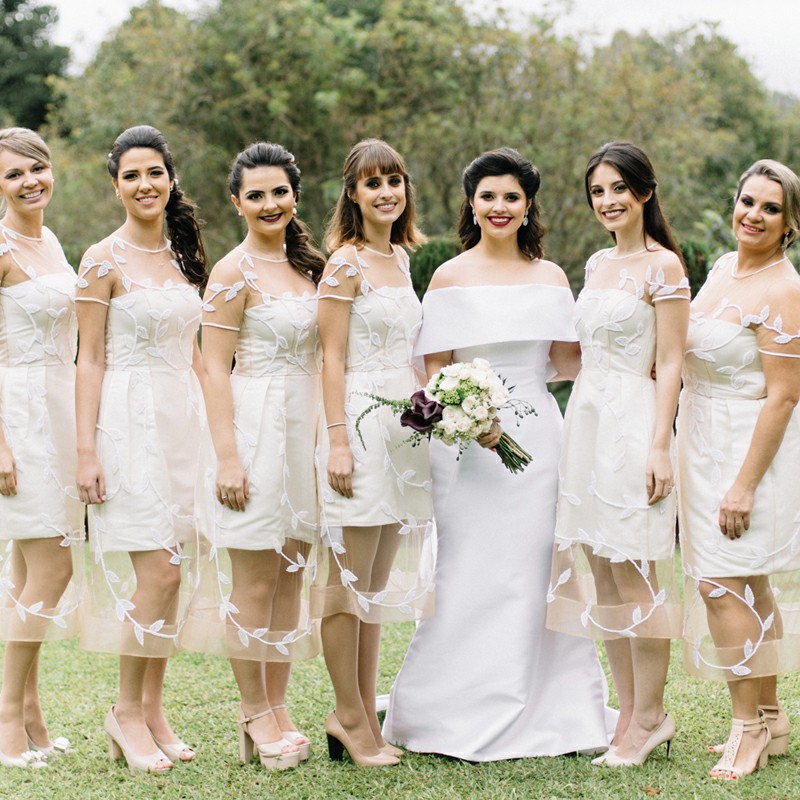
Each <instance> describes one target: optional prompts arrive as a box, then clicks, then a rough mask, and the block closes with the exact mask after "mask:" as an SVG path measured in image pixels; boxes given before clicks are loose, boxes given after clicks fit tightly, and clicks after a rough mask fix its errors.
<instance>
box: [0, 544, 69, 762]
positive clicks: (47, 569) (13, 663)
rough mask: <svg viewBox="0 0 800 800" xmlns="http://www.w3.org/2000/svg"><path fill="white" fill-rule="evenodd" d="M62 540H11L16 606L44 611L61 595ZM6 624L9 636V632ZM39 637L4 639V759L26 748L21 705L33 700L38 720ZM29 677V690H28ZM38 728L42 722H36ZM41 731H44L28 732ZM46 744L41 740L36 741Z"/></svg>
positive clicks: (65, 562) (0, 745)
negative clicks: (18, 639) (40, 608)
mask: <svg viewBox="0 0 800 800" xmlns="http://www.w3.org/2000/svg"><path fill="white" fill-rule="evenodd" d="M61 542H62V539H61V538H60V537H58V538H49V539H24V540H18V541H16V542H14V569H13V577H12V580H14V583H15V589H14V592H15V598H16V600H17V602H19V603H20V605H21V606H23V607H25V608H29V607H30V606H32V605H34V603H37V602H41V603H42V607H43V608H45V609H50V608H54V607H55V606H57V605H58V601H59V600H60V599H61V595H62V594H63V593H64V590H65V589H66V588H67V585H68V584H69V581H70V578H71V577H72V553H71V551H70V549H69V548H68V547H61ZM30 624H31V620H30V618H28V620H27V622H23V621H22V620H21V619H20V621H19V622H18V623H17V625H18V626H19V633H18V634H17V635H18V636H20V637H21V636H23V635H25V633H24V631H25V626H26V625H30ZM15 627H16V626H15V625H12V627H11V630H10V632H9V633H10V636H11V637H13V636H14V635H15V631H14V628H15ZM41 644H42V643H41V642H40V641H15V640H13V639H12V640H10V641H7V642H6V646H5V654H4V659H3V686H2V690H0V749H1V750H2V751H3V753H4V754H5V755H7V756H9V757H12V758H16V757H19V755H20V754H21V753H24V752H25V751H26V750H28V749H29V747H28V737H27V734H26V732H25V714H26V703H30V702H31V700H33V703H34V704H35V705H33V706H32V708H31V711H33V710H34V709H35V711H36V712H38V713H35V714H32V715H31V716H34V717H38V718H39V719H41V708H40V707H39V700H38V671H37V670H36V669H35V665H36V663H37V659H38V657H39V649H40V647H41ZM31 681H33V684H32V686H33V689H29V688H28V687H29V685H31V683H30V682H31ZM42 727H44V723H43V722H42ZM31 732H32V733H40V734H44V736H43V738H45V739H46V738H47V736H46V734H47V730H46V729H44V730H43V731H42V730H37V731H31ZM38 743H39V744H42V745H46V744H47V743H49V739H48V740H47V742H38Z"/></svg>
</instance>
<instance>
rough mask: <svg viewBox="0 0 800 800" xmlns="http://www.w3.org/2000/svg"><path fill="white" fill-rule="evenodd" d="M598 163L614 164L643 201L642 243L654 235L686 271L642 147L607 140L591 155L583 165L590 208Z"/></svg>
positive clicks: (638, 198) (651, 166)
mask: <svg viewBox="0 0 800 800" xmlns="http://www.w3.org/2000/svg"><path fill="white" fill-rule="evenodd" d="M600 164H609V165H611V166H612V167H614V169H615V170H616V171H617V172H619V174H620V176H621V177H622V180H623V181H625V184H626V185H627V187H628V188H629V189H630V190H631V192H632V194H633V196H634V197H635V198H636V199H637V200H639V201H640V202H643V203H644V210H643V212H642V222H643V225H642V239H643V241H644V243H645V246H647V237H648V236H650V237H651V238H652V239H655V240H656V241H657V242H658V243H659V244H660V245H661V246H662V247H665V248H666V249H667V250H671V251H672V252H673V253H675V255H676V256H678V258H679V259H680V262H681V264H682V265H683V269H684V272H685V271H686V265H685V264H684V262H683V255H682V254H681V249H680V247H678V244H677V242H676V241H675V239H674V237H673V236H672V230H671V229H670V227H669V222H668V221H667V217H666V215H665V214H664V212H663V211H662V210H661V204H660V203H659V201H658V194H657V192H656V189H657V188H658V181H657V180H656V173H655V170H654V169H653V165H652V164H651V163H650V159H649V158H648V157H647V154H646V153H645V152H644V150H642V148H641V147H638V146H637V145H635V144H633V143H631V142H623V141H619V142H608V143H607V144H604V145H603V146H602V147H601V148H600V149H599V150H597V151H596V152H595V153H594V154H593V155H592V157H591V158H590V159H589V163H588V164H587V165H586V172H585V173H584V177H583V185H584V189H585V191H586V201H587V202H588V203H589V207H590V208H592V209H593V208H594V206H593V205H592V191H591V181H592V174H593V173H594V171H595V170H596V169H597V167H599V166H600ZM648 195H649V197H648ZM645 197H647V200H645V199H644V198H645ZM611 238H612V239H614V241H616V240H617V239H616V236H614V234H613V233H612V234H611Z"/></svg>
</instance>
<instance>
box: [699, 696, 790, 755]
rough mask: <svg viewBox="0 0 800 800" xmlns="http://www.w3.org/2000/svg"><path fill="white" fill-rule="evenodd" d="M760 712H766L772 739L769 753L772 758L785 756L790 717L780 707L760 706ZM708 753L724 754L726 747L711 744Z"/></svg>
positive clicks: (787, 746) (787, 750)
mask: <svg viewBox="0 0 800 800" xmlns="http://www.w3.org/2000/svg"><path fill="white" fill-rule="evenodd" d="M758 710H759V711H763V712H764V718H765V719H766V720H767V727H768V728H769V733H770V736H771V737H772V739H771V740H770V743H769V746H768V747H767V753H768V754H769V755H771V756H785V755H786V753H788V752H789V734H790V733H791V730H792V726H791V724H790V723H789V717H787V716H786V712H785V711H784V710H783V709H782V708H781V707H780V706H779V705H778V706H759V707H758ZM708 752H709V753H724V752H725V745H724V744H710V745H709V746H708Z"/></svg>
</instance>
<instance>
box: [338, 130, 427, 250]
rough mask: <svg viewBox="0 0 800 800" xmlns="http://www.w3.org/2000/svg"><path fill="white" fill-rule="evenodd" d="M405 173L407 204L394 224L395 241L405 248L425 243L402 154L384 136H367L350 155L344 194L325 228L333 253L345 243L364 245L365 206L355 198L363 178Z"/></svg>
mask: <svg viewBox="0 0 800 800" xmlns="http://www.w3.org/2000/svg"><path fill="white" fill-rule="evenodd" d="M395 174H397V175H402V176H403V181H404V182H405V188H406V207H405V209H403V213H402V214H401V215H400V216H399V217H398V218H397V219H396V220H395V221H394V223H393V224H392V234H391V242H392V244H399V245H402V246H403V247H411V248H413V247H415V246H416V245H420V244H424V243H425V241H426V240H425V235H424V234H423V233H422V231H420V230H419V228H418V227H417V222H416V216H417V206H416V201H415V199H414V185H413V184H412V183H411V178H410V177H409V174H408V168H407V167H406V162H405V161H404V160H403V157H402V156H401V155H400V153H398V152H397V150H395V149H394V148H393V147H392V146H391V145H388V144H386V142H384V141H383V140H381V139H364V140H363V141H360V142H359V143H358V144H357V145H355V146H354V147H353V149H352V150H350V152H349V153H348V154H347V158H346V159H345V161H344V168H343V169H342V193H341V194H340V195H339V200H338V202H337V203H336V208H334V210H333V214H332V215H331V219H330V222H329V223H328V227H327V229H326V231H325V246H326V247H327V248H328V250H329V251H330V252H333V251H334V250H336V249H337V248H339V247H341V246H342V245H344V244H363V243H364V242H365V237H364V223H363V219H362V217H361V209H360V208H359V207H358V203H356V202H355V200H354V199H353V195H354V193H355V190H356V184H357V183H358V180H359V178H363V177H364V176H365V175H395Z"/></svg>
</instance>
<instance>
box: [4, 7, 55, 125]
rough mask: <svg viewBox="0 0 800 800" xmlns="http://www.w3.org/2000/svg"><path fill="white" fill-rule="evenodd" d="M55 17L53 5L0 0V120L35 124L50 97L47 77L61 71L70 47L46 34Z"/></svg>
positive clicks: (42, 119) (42, 113) (41, 116)
mask: <svg viewBox="0 0 800 800" xmlns="http://www.w3.org/2000/svg"><path fill="white" fill-rule="evenodd" d="M57 21H58V12H57V11H56V9H55V7H54V6H48V5H39V4H38V3H36V2H35V0H0V120H1V121H2V124H3V125H23V126H25V127H26V128H34V129H36V128H38V127H39V126H40V125H41V124H42V123H43V122H44V120H45V115H46V114H47V108H48V105H49V103H50V100H51V97H52V90H51V88H50V85H49V83H48V78H50V77H51V76H54V75H63V74H64V70H65V69H66V68H67V63H68V61H69V48H68V47H64V46H62V45H59V44H53V43H52V42H51V41H50V40H49V38H48V37H49V35H50V33H51V29H52V27H53V25H54V24H55V23H56V22H57Z"/></svg>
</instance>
